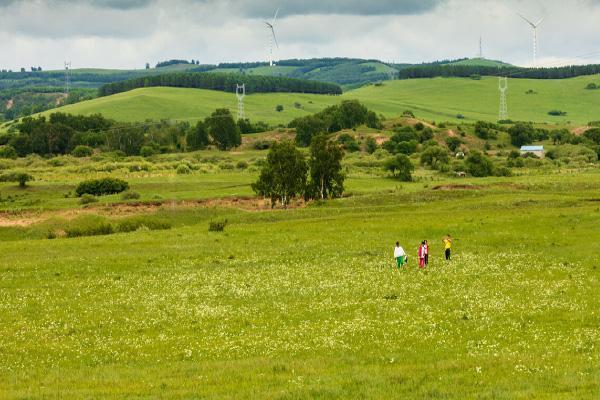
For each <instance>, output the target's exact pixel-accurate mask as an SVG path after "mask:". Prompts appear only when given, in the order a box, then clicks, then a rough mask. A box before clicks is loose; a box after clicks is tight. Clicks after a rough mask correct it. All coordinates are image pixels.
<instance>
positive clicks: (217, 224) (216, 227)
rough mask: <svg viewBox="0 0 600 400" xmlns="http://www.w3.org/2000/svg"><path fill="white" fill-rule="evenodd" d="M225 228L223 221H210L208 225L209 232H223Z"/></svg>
mask: <svg viewBox="0 0 600 400" xmlns="http://www.w3.org/2000/svg"><path fill="white" fill-rule="evenodd" d="M226 226H227V220H224V221H210V223H209V224H208V231H209V232H223V231H224V230H225V227H226Z"/></svg>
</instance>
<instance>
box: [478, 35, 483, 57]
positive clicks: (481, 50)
mask: <svg viewBox="0 0 600 400" xmlns="http://www.w3.org/2000/svg"><path fill="white" fill-rule="evenodd" d="M479 59H480V60H483V39H482V38H481V36H479Z"/></svg>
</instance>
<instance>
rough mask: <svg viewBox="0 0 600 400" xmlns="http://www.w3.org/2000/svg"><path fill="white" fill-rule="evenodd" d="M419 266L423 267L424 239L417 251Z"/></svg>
mask: <svg viewBox="0 0 600 400" xmlns="http://www.w3.org/2000/svg"><path fill="white" fill-rule="evenodd" d="M418 256H419V268H425V241H423V242H421V245H420V246H419V251H418Z"/></svg>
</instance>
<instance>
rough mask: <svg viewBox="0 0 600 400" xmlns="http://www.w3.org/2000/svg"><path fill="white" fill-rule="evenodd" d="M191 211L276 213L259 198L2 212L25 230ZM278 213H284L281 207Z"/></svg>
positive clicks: (296, 204)
mask: <svg viewBox="0 0 600 400" xmlns="http://www.w3.org/2000/svg"><path fill="white" fill-rule="evenodd" d="M306 205H307V203H306V202H305V201H304V200H295V201H293V202H292V204H290V205H289V206H288V208H290V209H292V208H304V207H306ZM191 208H234V209H240V210H245V211H255V212H258V211H268V210H272V209H273V208H271V200H269V199H262V198H258V197H227V198H220V199H202V200H184V201H169V200H166V201H152V202H132V203H114V204H105V205H98V204H95V205H91V206H86V207H83V208H73V209H68V210H57V211H43V212H27V211H25V212H21V213H18V214H13V213H10V212H0V227H21V228H26V227H28V226H31V225H34V224H37V223H41V222H44V221H47V220H49V219H51V218H62V219H66V220H72V219H75V218H77V217H80V216H83V215H100V216H104V217H112V218H123V217H129V216H134V215H145V214H153V213H156V212H157V211H159V210H161V209H167V210H168V209H172V210H182V209H191ZM275 209H281V207H280V206H279V205H278V206H276V207H275Z"/></svg>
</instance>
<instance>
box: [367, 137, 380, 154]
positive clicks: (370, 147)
mask: <svg viewBox="0 0 600 400" xmlns="http://www.w3.org/2000/svg"><path fill="white" fill-rule="evenodd" d="M378 147H379V146H377V141H375V139H373V138H372V137H370V136H369V137H368V138H367V140H366V141H365V151H366V152H367V153H369V154H373V153H375V151H377V148H378Z"/></svg>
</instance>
